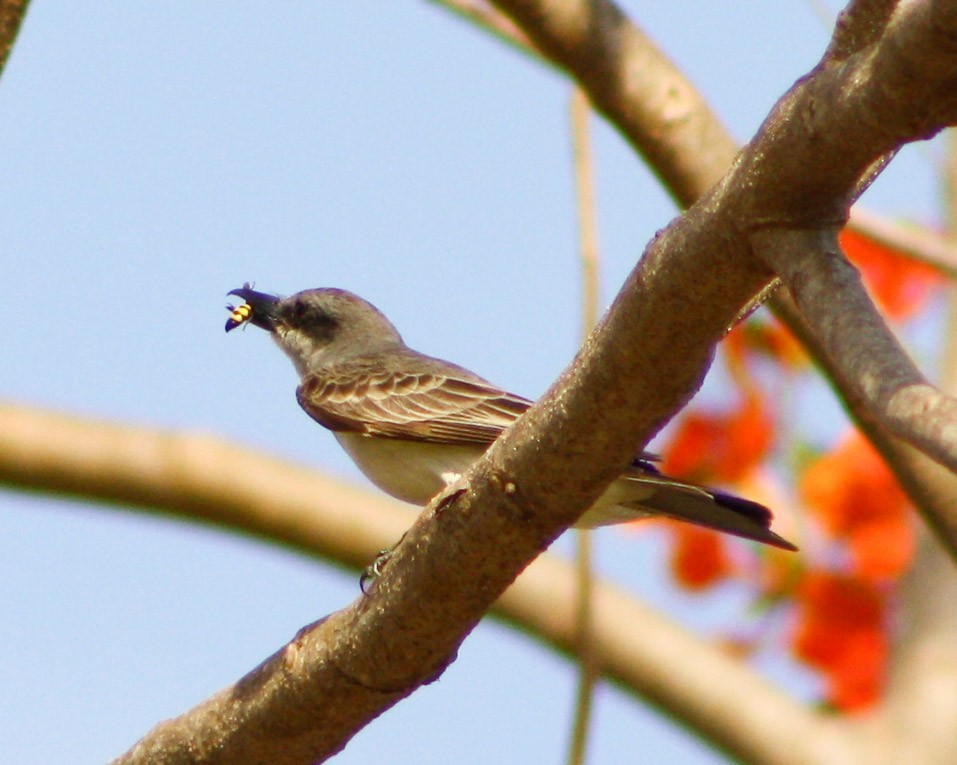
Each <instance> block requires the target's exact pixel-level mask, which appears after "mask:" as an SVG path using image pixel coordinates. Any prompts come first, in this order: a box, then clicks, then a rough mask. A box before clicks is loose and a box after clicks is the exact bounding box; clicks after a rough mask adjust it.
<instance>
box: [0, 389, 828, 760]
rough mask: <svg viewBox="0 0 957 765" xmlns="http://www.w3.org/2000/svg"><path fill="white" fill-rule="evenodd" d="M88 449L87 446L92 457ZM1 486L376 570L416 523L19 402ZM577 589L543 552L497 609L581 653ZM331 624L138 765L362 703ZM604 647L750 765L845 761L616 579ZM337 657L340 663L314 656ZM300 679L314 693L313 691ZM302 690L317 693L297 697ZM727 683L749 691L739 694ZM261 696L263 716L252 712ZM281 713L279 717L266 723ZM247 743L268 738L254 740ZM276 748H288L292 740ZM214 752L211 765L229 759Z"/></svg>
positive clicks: (599, 631)
mask: <svg viewBox="0 0 957 765" xmlns="http://www.w3.org/2000/svg"><path fill="white" fill-rule="evenodd" d="M77 444H83V448H82V449H77V448H76V445H77ZM0 481H3V482H4V483H6V484H7V485H10V486H14V487H18V488H20V489H26V490H33V491H44V492H56V493H59V494H66V495H69V496H73V497H77V498H83V499H91V500H95V501H104V502H109V503H111V504H115V505H117V506H118V507H119V508H120V509H127V508H129V507H130V506H133V507H136V508H139V509H145V510H147V511H154V510H155V511H159V512H161V513H165V514H172V515H180V516H182V517H184V518H186V519H188V520H193V521H195V520H197V519H199V520H202V521H205V522H208V523H213V524H216V525H219V526H222V527H224V528H227V529H231V530H236V529H239V530H242V531H244V532H246V533H250V534H255V535H256V536H259V537H262V538H264V539H266V540H268V541H271V542H277V543H280V544H283V545H287V546H290V547H292V548H293V549H296V550H299V551H301V552H303V553H306V554H309V555H318V556H322V557H325V558H327V559H330V560H332V561H333V562H336V563H338V564H340V565H344V566H348V567H350V568H353V569H356V570H358V569H359V568H361V567H362V566H364V565H365V564H366V563H368V561H369V560H370V559H371V558H372V556H373V555H374V551H376V550H379V549H382V548H383V547H385V546H387V545H388V544H390V543H392V542H393V541H394V540H395V539H396V538H397V537H398V536H399V534H400V533H401V532H402V531H403V530H404V529H405V528H406V527H407V526H408V524H409V521H410V520H411V518H412V517H414V514H413V513H412V512H411V511H409V510H408V509H406V507H405V506H404V505H401V504H400V503H397V502H394V501H392V500H389V499H386V498H384V497H382V496H381V495H379V494H377V493H376V494H373V493H370V492H366V491H363V490H360V489H357V488H354V487H351V486H348V485H346V484H343V483H341V482H339V481H334V480H332V479H329V478H325V477H323V476H321V475H319V474H317V473H315V472H314V471H311V470H307V469H305V468H304V467H302V466H299V465H293V464H290V463H288V462H283V461H280V460H277V459H271V458H268V457H264V456H262V455H260V454H256V453H253V452H250V451H248V450H246V449H242V448H238V447H236V446H233V445H230V444H226V443H223V442H222V441H220V440H218V439H214V438H210V437H206V436H194V435H184V434H175V433H169V432H163V431H156V430H151V429H148V428H129V427H119V426H116V425H110V424H106V423H101V422H93V421H89V420H84V419H81V418H77V417H68V416H64V415H59V414H54V413H50V412H46V411H42V410H37V409H29V408H25V407H15V406H11V405H0ZM576 588H577V582H576V575H575V572H574V571H573V570H572V568H571V567H570V566H569V565H568V564H566V563H564V562H562V561H560V560H558V559H557V558H554V557H552V556H549V555H543V556H540V557H539V559H538V560H537V561H536V562H535V563H534V564H533V565H532V566H530V567H529V568H528V569H527V570H526V572H525V573H524V574H523V575H522V576H521V577H520V578H519V580H518V581H517V582H516V583H515V585H514V586H513V587H511V588H510V589H509V590H508V591H507V592H506V593H505V595H503V596H502V598H501V599H500V600H499V601H498V603H496V605H495V613H497V614H498V615H499V616H500V617H501V618H503V619H505V620H507V621H509V622H511V623H513V624H515V625H516V626H519V627H520V628H521V629H523V630H524V631H526V632H530V633H531V634H533V635H534V636H536V637H537V638H538V639H540V640H542V641H544V642H546V643H548V644H550V645H552V646H553V647H555V648H557V649H558V650H560V651H562V652H564V653H567V654H573V653H574V652H575V651H576V650H577V648H576V647H577V644H578V637H577V634H578V633H577V630H578V627H577V613H576V607H575V597H574V593H575V591H576ZM356 607H357V606H353V608H356ZM344 618H345V616H344V615H343V614H337V615H336V616H335V617H334V619H333V622H332V623H333V624H334V625H335V624H341V620H343V619H344ZM330 630H332V626H326V625H323V626H317V627H315V628H314V629H312V630H308V631H306V632H304V633H303V634H302V635H300V636H299V637H298V638H297V640H296V641H294V642H293V644H291V645H290V646H288V647H286V648H285V649H283V650H282V651H280V652H278V653H277V654H276V655H275V656H274V657H272V658H271V659H270V660H267V662H265V663H264V664H263V665H261V666H260V667H258V668H257V669H256V670H254V671H253V672H252V673H250V675H249V676H247V678H245V679H244V680H243V681H241V682H240V683H239V684H237V686H235V687H234V688H233V689H232V693H229V692H224V693H222V694H218V695H217V696H216V697H214V699H211V700H210V701H208V702H206V703H205V704H204V705H203V706H202V711H196V712H195V714H193V713H190V714H188V715H186V716H184V717H183V718H181V719H179V720H178V721H175V722H172V723H167V724H164V725H163V726H162V727H161V728H160V729H159V730H157V731H156V732H155V736H154V735H153V734H150V737H149V739H148V742H144V743H143V745H142V747H141V748H140V749H138V750H137V751H136V753H135V757H134V756H133V753H131V755H130V756H131V759H129V760H128V761H130V762H136V761H138V760H137V759H136V757H146V758H147V760H149V761H151V762H163V761H164V760H162V759H150V758H159V757H160V752H161V751H166V752H167V755H168V756H169V757H170V758H171V759H170V760H169V761H172V762H175V761H176V759H175V751H176V747H175V746H173V748H172V749H169V748H168V747H169V746H170V745H171V744H172V743H175V742H184V741H185V740H186V738H187V737H188V738H189V740H190V742H191V743H192V745H194V746H198V747H199V748H200V749H202V748H203V747H204V746H205V744H203V743H202V742H203V741H208V740H209V739H208V737H209V736H210V735H215V736H216V737H217V741H219V742H220V743H222V740H223V737H225V736H226V733H225V730H224V726H226V725H236V726H237V730H234V731H233V732H232V733H231V734H230V736H229V738H230V741H231V742H232V743H231V744H230V746H232V745H233V744H236V745H238V744H239V743H240V742H242V745H243V746H247V745H249V746H251V747H252V749H250V750H249V751H250V752H259V751H261V747H263V746H264V745H265V744H264V743H263V741H264V740H265V739H268V738H270V737H275V736H276V735H280V734H279V733H278V731H287V729H284V728H282V727H281V726H279V727H277V725H276V723H275V720H276V719H281V720H288V725H289V726H290V728H291V727H293V726H295V725H302V726H304V727H308V726H310V725H318V724H319V723H318V722H316V721H313V722H312V723H308V722H307V721H306V720H304V719H303V718H302V717H300V716H299V712H297V711H295V710H290V709H288V708H287V706H286V705H292V706H295V707H300V708H301V710H304V711H305V710H309V709H310V705H309V704H308V703H307V702H306V701H304V699H309V698H313V694H317V693H320V692H322V693H333V688H338V689H339V690H341V691H342V692H343V693H345V694H346V697H347V699H354V698H356V697H357V695H358V694H360V693H361V689H359V690H357V689H354V688H349V687H347V686H340V685H337V683H341V682H342V681H343V678H342V677H339V676H336V675H335V674H323V673H322V672H320V671H319V670H318V669H317V668H316V667H314V666H312V665H311V659H310V661H307V658H306V657H312V656H314V655H315V653H317V652H319V651H320V647H321V646H322V645H323V641H326V646H325V647H328V643H329V635H330ZM592 638H593V640H594V648H595V653H596V660H597V662H598V664H599V666H600V668H601V670H602V672H603V674H604V675H605V676H606V677H608V678H610V679H612V680H614V681H615V682H617V683H619V684H621V685H622V686H623V687H625V688H627V689H629V690H631V691H632V692H634V693H636V694H638V695H641V696H643V697H644V698H646V699H648V700H649V701H651V702H652V703H654V704H655V705H657V706H659V707H661V708H662V709H663V710H665V711H666V712H668V713H670V714H672V715H676V716H678V717H680V718H681V719H682V720H685V721H686V724H687V725H688V726H689V727H691V728H693V729H695V730H698V731H699V732H700V733H704V734H706V735H712V734H715V735H716V736H717V738H718V740H719V741H721V742H723V744H722V745H723V746H724V747H725V748H726V749H728V751H733V752H736V753H738V754H739V756H746V757H747V758H748V759H754V758H756V757H758V755H759V754H760V758H761V759H760V760H757V761H762V762H763V761H768V762H777V761H780V762H784V763H787V762H793V760H775V759H773V757H772V758H771V759H766V757H767V756H770V755H769V754H768V753H773V751H774V750H775V749H776V748H777V747H778V746H779V742H780V741H782V740H785V741H788V742H790V743H788V745H787V747H785V748H786V749H793V747H798V749H797V750H795V751H798V752H800V753H801V759H799V760H798V761H802V762H809V763H810V762H815V763H816V762H822V763H827V762H841V761H842V760H841V759H840V758H838V757H836V756H833V757H832V756H830V755H828V754H827V753H828V752H836V753H839V752H841V751H843V748H842V747H843V744H842V743H841V742H842V739H841V738H840V736H839V735H838V733H837V730H836V729H832V728H831V727H830V726H829V725H828V724H826V723H824V722H822V721H821V720H819V719H818V716H817V715H816V714H814V713H813V712H809V711H807V710H805V709H804V708H803V707H802V706H801V705H800V704H798V703H796V702H794V701H791V700H790V699H789V698H788V697H787V696H786V695H784V694H782V693H780V692H779V691H777V690H774V689H772V688H770V687H769V686H767V684H765V683H764V682H763V681H761V680H759V679H758V678H757V677H756V676H755V675H754V673H753V672H752V671H751V670H749V669H748V668H747V667H745V666H743V665H742V664H741V663H740V662H738V661H735V660H733V659H731V658H729V657H727V656H725V655H724V654H723V653H721V652H720V651H719V650H718V649H716V648H715V647H714V646H712V645H710V644H709V643H707V642H705V641H703V640H701V639H700V638H697V637H695V636H694V635H692V634H691V633H689V632H687V631H686V630H684V629H683V628H681V627H679V626H677V625H675V624H673V623H672V622H670V621H669V620H667V619H666V618H664V617H662V616H660V615H657V614H656V613H655V612H653V611H652V610H650V609H648V608H646V607H644V606H642V605H640V604H638V603H637V602H635V600H634V599H633V598H631V597H629V596H627V595H625V594H624V593H622V592H619V591H617V590H614V589H612V588H610V587H608V586H607V585H600V584H599V585H596V592H595V601H594V608H593V630H592ZM311 652H313V653H311ZM328 660H330V659H328V656H327V655H322V656H319V657H318V658H316V659H315V661H316V662H320V663H321V662H323V661H328ZM306 677H308V678H309V680H308V683H307V682H306V679H305V678H306ZM276 683H279V685H280V686H281V688H282V689H283V692H282V693H280V692H279V689H278V688H277V686H276V685H275V684H276ZM299 683H303V684H304V686H308V687H302V688H300V685H299ZM310 683H315V684H316V686H313V685H309V684H310ZM293 687H296V688H300V689H301V690H302V692H303V694H305V695H304V696H302V697H300V696H293V695H291V694H292V688H293ZM728 687H734V688H736V689H738V692H736V693H735V694H731V695H730V696H729V695H728V694H727V688H728ZM375 695H376V696H378V695H379V694H378V693H377V694H375ZM326 698H331V697H326ZM347 699H341V698H337V704H340V703H341V704H343V705H348V703H351V702H349V701H348V700H347ZM246 702H249V703H250V704H251V705H252V706H253V707H254V708H255V709H257V710H259V711H257V712H243V711H242V707H243V705H244V704H245V703H246ZM230 715H238V717H230ZM257 715H259V716H257ZM768 715H770V716H773V717H774V718H775V719H776V722H775V724H774V725H773V726H771V725H768V724H767V720H766V719H765V718H766V716H768ZM229 720H233V722H232V723H230V722H229ZM256 720H259V722H256ZM268 720H272V722H269V723H268V724H267V721H268ZM294 721H295V722H294ZM326 722H327V723H329V724H330V725H331V726H332V727H333V728H334V729H337V725H336V724H333V723H332V722H330V721H329V720H326ZM240 723H242V725H252V726H253V728H254V729H256V728H257V726H260V725H261V726H262V727H266V728H268V729H269V730H266V731H263V730H262V727H260V728H258V729H256V731H255V732H254V733H253V732H249V731H247V733H246V734H244V733H241V732H240V731H239V730H238V727H239V726H240ZM207 726H210V727H207ZM270 730H271V731H273V732H272V733H270V732H269V731H270ZM214 731H215V734H214V733H213V732H214ZM247 734H248V735H250V736H252V737H253V738H255V739H256V740H257V741H258V743H255V744H253V743H250V741H248V740H247V739H245V738H243V736H244V735H247ZM283 735H284V734H283ZM303 735H305V734H303ZM280 737H281V736H280ZM275 743H276V746H277V747H284V746H285V741H282V740H280V741H276V742H275ZM230 751H232V750H230ZM234 755H235V759H232V760H229V759H228V758H227V759H226V760H223V761H230V762H234V763H237V765H241V763H244V762H250V761H254V760H251V757H252V754H250V755H249V756H243V755H239V754H235V753H234ZM210 757H211V758H212V759H208V760H206V761H216V760H215V758H214V756H213V755H212V754H210ZM124 761H127V760H124ZM139 761H142V760H139ZM198 761H203V760H198ZM270 761H280V760H270Z"/></svg>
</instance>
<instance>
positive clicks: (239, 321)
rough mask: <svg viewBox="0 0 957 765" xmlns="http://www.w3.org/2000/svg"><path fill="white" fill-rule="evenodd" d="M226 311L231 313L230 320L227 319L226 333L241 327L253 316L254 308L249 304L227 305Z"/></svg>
mask: <svg viewBox="0 0 957 765" xmlns="http://www.w3.org/2000/svg"><path fill="white" fill-rule="evenodd" d="M226 310H227V311H230V314H229V318H228V319H226V331H227V332H229V331H230V330H232V329H236V327H241V326H242V325H243V324H245V323H246V322H247V321H249V320H250V319H251V318H252V316H253V307H252V306H251V305H249V303H243V304H242V305H227V306H226Z"/></svg>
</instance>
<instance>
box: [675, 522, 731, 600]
mask: <svg viewBox="0 0 957 765" xmlns="http://www.w3.org/2000/svg"><path fill="white" fill-rule="evenodd" d="M671 526H672V531H673V534H674V544H673V545H672V546H671V564H670V566H671V573H672V575H673V576H674V578H675V581H676V582H677V583H678V584H679V585H680V586H681V587H684V588H685V589H686V590H692V591H701V590H706V589H708V588H709V587H711V586H712V585H714V584H717V583H718V582H720V581H721V580H722V579H724V578H726V577H727V576H729V575H730V574H731V573H732V572H733V571H734V566H733V564H732V562H731V558H730V557H729V556H728V552H727V549H726V548H725V545H724V538H723V537H722V536H721V535H720V534H719V533H718V532H716V531H711V530H710V529H703V528H701V527H699V526H692V525H690V524H687V523H674V524H672V525H671Z"/></svg>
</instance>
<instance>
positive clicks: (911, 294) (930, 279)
mask: <svg viewBox="0 0 957 765" xmlns="http://www.w3.org/2000/svg"><path fill="white" fill-rule="evenodd" d="M840 243H841V247H842V248H843V250H844V252H845V253H847V257H848V258H849V259H850V260H851V262H853V263H854V264H855V265H856V266H857V267H858V268H859V269H860V270H861V275H862V276H863V277H864V282H865V283H866V284H867V286H868V287H869V288H870V291H871V294H872V295H873V296H874V299H875V300H876V301H877V303H878V304H879V305H880V306H881V307H882V308H883V309H884V311H886V312H887V315H888V316H890V317H891V318H893V319H898V320H903V319H907V318H909V317H911V316H913V314H914V313H916V312H917V310H918V309H919V308H920V307H921V306H922V305H923V304H924V302H925V301H926V299H927V297H928V295H929V293H930V292H931V290H932V289H933V288H934V287H936V286H937V285H938V284H940V283H941V278H940V274H939V273H938V272H937V271H936V270H935V269H933V268H932V267H931V266H928V265H926V264H924V263H919V262H917V261H916V260H912V259H911V258H906V257H904V256H903V255H901V254H900V253H899V252H897V251H896V250H892V249H891V248H889V247H885V246H883V245H881V244H878V243H877V242H875V241H874V240H873V239H870V238H868V237H866V236H864V235H863V234H860V233H858V232H857V231H852V230H850V229H844V230H843V231H842V232H841V235H840Z"/></svg>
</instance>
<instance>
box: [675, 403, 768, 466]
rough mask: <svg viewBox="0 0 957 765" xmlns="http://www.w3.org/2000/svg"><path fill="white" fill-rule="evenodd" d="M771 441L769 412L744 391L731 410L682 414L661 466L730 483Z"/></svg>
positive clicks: (761, 455)
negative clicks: (739, 401)
mask: <svg viewBox="0 0 957 765" xmlns="http://www.w3.org/2000/svg"><path fill="white" fill-rule="evenodd" d="M773 440H774V420H773V418H772V416H771V413H770V411H769V410H768V409H767V408H766V407H765V406H764V403H763V401H762V400H761V398H760V397H759V396H758V395H757V394H754V393H748V394H747V395H745V397H744V400H743V401H742V402H741V404H740V405H739V406H738V407H737V408H736V409H735V410H734V411H732V412H728V413H726V414H709V413H706V412H701V411H696V412H691V413H690V414H688V415H687V416H685V417H684V418H683V419H682V421H681V424H680V425H679V426H678V429H677V431H676V432H675V434H674V437H673V438H672V439H671V443H670V444H669V445H668V448H667V449H666V450H665V459H664V464H663V469H664V471H665V472H666V473H669V474H671V475H677V476H681V477H684V478H690V479H692V480H696V481H700V482H702V483H733V482H735V481H738V480H740V479H741V478H742V477H743V476H744V475H745V474H747V473H748V472H749V471H750V470H752V469H753V468H754V466H755V465H757V464H758V463H759V462H761V460H763V459H764V457H765V456H766V455H767V453H768V451H769V450H770V448H771V444H772V442H773Z"/></svg>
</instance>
